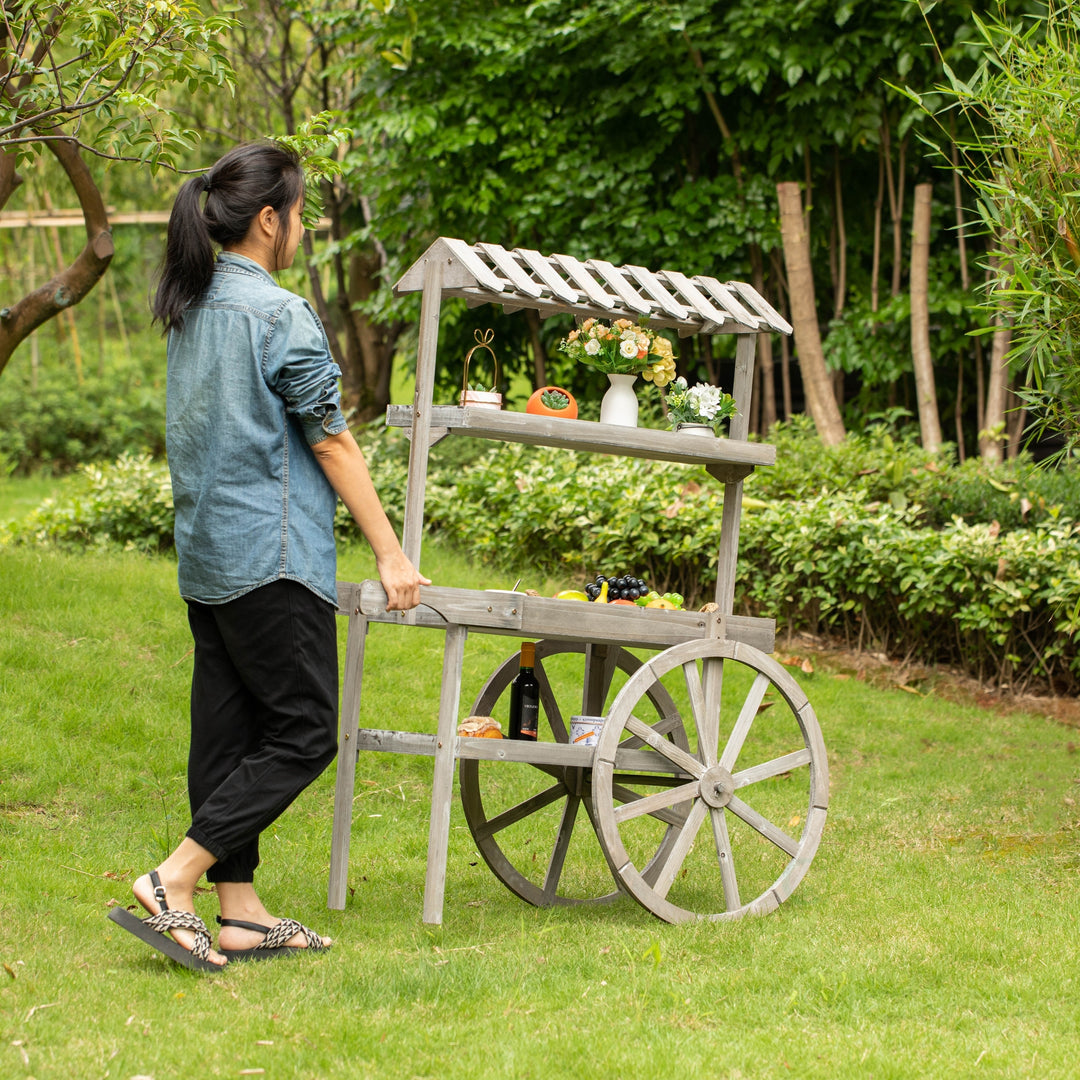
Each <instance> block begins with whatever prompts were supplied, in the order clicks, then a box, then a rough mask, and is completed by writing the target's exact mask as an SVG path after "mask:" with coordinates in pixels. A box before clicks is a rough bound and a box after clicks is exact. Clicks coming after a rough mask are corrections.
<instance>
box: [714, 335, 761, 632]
mask: <svg viewBox="0 0 1080 1080" xmlns="http://www.w3.org/2000/svg"><path fill="white" fill-rule="evenodd" d="M755 345H756V335H754V334H740V335H739V340H738V342H736V345H735V381H734V384H733V386H732V396H733V397H734V398H735V402H736V404H737V405H738V408H739V411H738V412H737V413H736V414H735V415H734V416H733V417H732V418H731V423H730V425H729V427H728V434H729V435H730V437H731V438H732V439H745V438H746V436H747V434H748V432H749V430H750V405H751V400H750V399H751V395H752V394H753V391H754V348H755ZM742 492H743V486H742V481H741V480H740V481H739V483H737V484H725V485H724V511H723V517H722V518H721V520H720V554H719V557H718V559H717V564H716V597H715V599H716V603H717V605H718V606H719V608H720V614H721V615H731V614H732V612H733V610H734V607H735V568H736V566H737V564H738V561H739V520H740V518H741V517H742Z"/></svg>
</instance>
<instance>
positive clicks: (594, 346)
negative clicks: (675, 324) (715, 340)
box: [559, 318, 675, 386]
mask: <svg viewBox="0 0 1080 1080" xmlns="http://www.w3.org/2000/svg"><path fill="white" fill-rule="evenodd" d="M559 349H560V351H562V352H564V353H566V354H567V356H569V357H570V358H571V359H572V360H577V361H579V362H581V363H583V364H588V365H590V366H591V367H594V368H596V369H597V370H598V371H602V372H604V373H605V374H607V375H639V374H644V376H645V378H646V379H648V380H649V381H650V382H653V383H655V385H657V386H666V385H667V384H668V383H669V382H670V381H671V379H672V378H674V376H675V360H674V355H675V354H674V350H673V349H672V347H671V342H670V341H668V339H667V338H666V337H662V336H661V335H660V334H659V333H657V331H655V330H650V329H648V327H646V326H643V325H640V324H635V323H633V322H631V321H630V320H629V319H616V320H615V321H614V322H613V323H612V324H611V325H610V326H609V325H607V324H606V323H602V322H599V321H598V320H597V319H592V318H590V319H586V320H585V321H584V322H583V323H582V324H581V326H580V327H579V328H578V329H576V330H571V331H570V333H569V334H567V336H566V337H565V338H564V339H563V341H561V342H560V343H559Z"/></svg>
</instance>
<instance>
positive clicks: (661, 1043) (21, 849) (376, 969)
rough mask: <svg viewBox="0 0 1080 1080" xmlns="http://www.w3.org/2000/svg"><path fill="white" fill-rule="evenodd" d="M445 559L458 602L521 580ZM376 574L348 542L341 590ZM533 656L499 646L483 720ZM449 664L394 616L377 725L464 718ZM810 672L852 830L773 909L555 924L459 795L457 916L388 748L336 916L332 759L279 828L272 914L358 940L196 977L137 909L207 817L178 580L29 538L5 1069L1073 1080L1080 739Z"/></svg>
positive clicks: (8, 801) (491, 651) (12, 553)
mask: <svg viewBox="0 0 1080 1080" xmlns="http://www.w3.org/2000/svg"><path fill="white" fill-rule="evenodd" d="M2 516H3V515H2V514H0V517H2ZM425 560H426V562H425V570H426V571H427V572H428V573H429V576H431V577H433V578H435V579H436V580H437V581H438V582H439V583H441V584H452V585H472V586H475V587H500V586H502V587H505V585H506V584H507V583H506V582H505V581H503V580H501V579H499V580H488V579H487V576H486V575H485V574H484V573H483V572H479V571H476V570H473V569H472V568H470V567H469V566H468V565H467V564H465V563H463V562H461V561H460V560H459V559H457V558H455V557H454V556H452V555H449V554H447V553H445V552H441V551H439V550H438V549H437V548H429V549H428V550H426V551H425ZM371 572H372V567H371V562H370V559H369V558H368V556H367V554H366V552H365V551H364V550H362V549H359V548H353V549H348V550H347V551H345V552H344V553H343V557H342V560H341V576H342V577H348V578H352V579H359V578H361V577H366V576H369V575H370V574H371ZM341 639H342V645H343V644H344V626H342V634H341ZM514 645H515V642H514V641H513V640H512V639H506V638H492V637H483V636H473V637H471V638H470V639H469V642H468V645H467V649H466V673H465V682H466V687H465V690H464V693H463V703H462V707H463V710H464V709H465V708H466V707H467V704H468V701H469V700H471V697H470V695H471V694H472V693H475V691H476V689H477V688H478V687H479V685H480V684H481V683H482V681H483V679H484V678H485V676H486V675H487V674H488V673H489V672H490V671H491V670H492V669H493V667H494V666H495V665H496V664H497V663H499V662H500V661H501V660H503V659H504V658H505V657H506V656H507V655H508V654H509V653H511V652H512V651H513V648H514ZM441 653H442V635H441V634H439V633H438V632H436V631H428V630H416V629H409V628H400V627H373V628H372V631H371V634H370V638H369V643H368V651H367V665H366V668H365V685H364V709H365V718H366V722H367V723H369V724H371V726H387V727H404V728H409V727H412V728H416V729H422V730H433V727H434V716H435V713H436V710H437V704H438V692H439V686H438V681H439V676H440V668H441ZM798 674H799V679H800V682H801V683H802V685H803V686H804V688H805V689H806V691H807V693H808V694H809V697H810V700H811V703H812V704H813V706H814V708H815V710H816V712H817V715H818V717H819V719H820V721H821V725H822V728H823V730H824V733H825V739H826V742H827V745H828V748H829V763H830V772H831V796H830V799H831V801H830V816H829V822H828V825H827V827H826V831H825V836H824V839H823V841H822V844H821V848H820V849H819V851H818V854H817V857H816V859H815V860H814V863H813V865H812V866H811V867H810V870H809V872H808V874H807V876H806V878H805V880H804V881H803V883H802V884H801V885H800V886H799V888H798V889H797V890H796V892H795V893H794V895H793V896H792V897H791V899H790V900H789V901H788V902H787V903H786V904H784V905H783V906H782V907H781V908H780V909H779V910H778V911H777V912H775V913H774V914H772V915H769V916H767V917H764V918H760V919H750V920H743V921H742V922H739V923H733V924H711V923H704V924H694V925H689V926H678V927H673V926H668V925H666V924H663V923H661V922H659V921H658V920H656V919H655V918H653V917H652V916H651V915H650V914H649V913H648V912H646V911H645V910H644V909H642V908H640V907H638V906H637V905H636V904H634V903H633V902H632V901H630V900H626V899H622V900H618V901H617V902H615V903H614V904H611V905H609V906H605V907H585V906H578V907H563V908H556V909H549V910H541V909H537V908H533V907H530V906H528V905H526V904H524V903H522V902H521V901H519V900H518V899H517V898H515V897H514V896H513V895H511V893H510V892H509V891H507V889H505V888H504V887H503V886H502V884H501V883H500V882H499V881H498V880H497V879H496V878H495V877H494V876H493V875H492V874H491V873H490V871H489V870H488V869H487V867H486V866H485V864H484V862H483V860H482V859H480V858H479V857H478V855H477V853H476V851H475V848H474V846H473V843H472V840H471V836H470V834H469V832H468V829H467V828H466V826H465V822H464V818H463V815H462V812H461V810H460V806H459V804H457V803H455V808H454V815H453V819H452V823H451V844H450V859H449V872H448V878H447V891H446V906H445V922H444V925H443V927H442V928H438V929H433V928H429V927H425V926H424V925H423V924H422V922H421V918H420V915H421V900H422V891H423V881H424V859H425V853H426V839H427V810H428V804H427V791H428V785H429V781H430V770H431V763H430V761H429V760H427V759H422V758H410V757H392V756H382V755H365V756H364V757H362V759H361V761H360V766H359V773H358V784H357V797H356V800H355V818H354V829H353V837H352V857H351V862H350V868H349V899H348V905H347V907H346V910H345V911H343V912H333V911H329V910H327V908H326V884H327V875H328V863H329V845H330V830H331V817H332V802H333V785H334V769H333V767H331V768H330V769H329V770H328V771H327V773H326V774H325V775H324V776H323V777H322V778H321V779H320V780H319V781H318V782H317V783H316V784H315V785H313V786H312V787H311V788H310V789H308V791H306V792H305V793H304V794H303V795H302V796H301V797H300V799H299V800H298V801H297V803H296V804H294V806H293V807H291V808H290V809H289V810H288V811H287V812H286V814H285V815H284V816H283V818H282V819H281V820H280V821H279V822H278V823H277V825H276V826H275V827H273V828H272V829H271V830H269V832H268V833H267V834H266V836H265V838H264V845H263V857H264V864H263V868H262V869H261V870H260V875H259V885H260V891H261V892H262V893H263V895H264V897H265V898H266V900H267V901H268V903H269V905H270V907H271V909H272V910H274V911H276V912H278V913H280V914H283V915H284V914H288V915H292V916H294V917H297V918H300V919H301V920H303V921H304V922H306V923H308V924H309V925H313V926H316V927H318V928H319V929H320V930H321V931H323V932H324V933H330V934H332V935H333V936H334V938H335V939H336V940H335V945H334V948H333V950H332V951H331V952H330V953H329V954H327V955H325V956H323V957H318V958H311V959H303V958H302V959H299V960H296V961H291V962H279V963H277V964H265V965H250V966H246V967H244V966H239V965H238V966H236V967H235V968H231V969H229V970H227V971H225V972H223V973H221V974H215V975H210V976H206V975H196V974H194V973H190V972H187V971H184V970H182V969H178V968H176V967H175V966H172V965H171V964H169V962H167V961H165V960H163V959H160V958H159V957H158V956H157V954H155V953H153V952H152V951H151V950H149V949H148V948H146V947H145V946H143V945H141V944H140V943H139V942H137V941H136V940H135V939H134V938H132V937H130V936H129V935H127V934H125V933H123V932H122V931H121V930H119V929H118V928H117V927H115V926H114V925H113V924H112V923H110V922H108V921H107V920H106V918H105V916H106V912H107V911H108V909H109V906H110V904H112V903H114V902H116V901H120V902H123V903H126V902H128V901H129V897H130V885H131V882H132V880H133V879H134V878H135V877H136V876H137V875H138V874H140V873H142V872H144V871H145V870H146V869H147V868H149V867H150V866H152V865H153V864H154V863H155V862H156V861H157V860H159V859H160V858H161V856H162V854H163V852H164V851H165V850H167V849H168V848H169V847H170V846H171V845H172V844H174V843H175V842H176V841H177V839H178V838H179V837H180V836H181V835H182V833H183V831H184V828H185V827H186V823H187V820H186V795H185V784H184V769H185V756H186V723H187V718H186V702H187V691H188V680H189V677H190V642H189V638H188V633H187V627H186V621H185V617H184V609H183V604H182V603H181V601H180V600H179V599H178V598H177V595H176V589H175V563H173V562H172V561H171V560H169V559H167V558H148V557H143V556H139V555H134V554H127V555H121V554H110V553H99V554H87V555H82V556H65V555H59V554H55V553H51V552H44V551H40V550H34V549H26V548H6V549H5V548H0V883H2V884H0V960H2V962H3V968H4V970H3V971H0V1076H3V1077H12V1078H29V1077H34V1078H36V1080H45V1078H52V1077H65V1078H68V1077H106V1076H108V1077H112V1078H115V1077H122V1078H132V1077H136V1076H139V1077H145V1076H152V1077H154V1078H155V1080H165V1078H167V1077H178V1078H179V1077H183V1078H187V1077H193V1076H207V1077H219V1076H220V1077H231V1076H240V1075H261V1076H266V1077H270V1078H274V1077H281V1078H286V1077H288V1078H293V1077H300V1078H326V1077H348V1078H365V1077H402V1078H413V1077H431V1078H439V1080H443V1078H447V1077H463V1078H464V1077H513V1078H525V1077H537V1078H539V1077H549V1076H565V1077H590V1078H592V1077H597V1076H601V1077H613V1078H627V1080H631V1078H649V1077H657V1078H661V1077H662V1078H665V1080H666V1078H669V1077H678V1076H682V1075H702V1076H708V1077H743V1078H769V1077H791V1076H796V1077H813V1078H817V1077H820V1078H835V1077H860V1078H861V1077H874V1078H879V1080H880V1078H887V1077H895V1078H905V1080H907V1078H913V1077H927V1078H942V1077H969V1076H971V1077H977V1076H983V1075H985V1076H995V1077H1029V1076H1030V1077H1039V1078H1047V1077H1061V1078H1067V1077H1068V1078H1071V1077H1074V1076H1075V1075H1076V1068H1077V1067H1076V1062H1077V1060H1080V994H1078V989H1080V986H1078V981H1077V974H1076V959H1077V941H1078V926H1077V918H1078V912H1080V895H1078V894H1080V853H1078V848H1077V838H1078V826H1080V813H1078V811H1077V807H1076V800H1078V799H1080V786H1078V783H1077V781H1078V778H1080V758H1078V757H1077V756H1076V750H1077V746H1076V743H1077V742H1078V741H1080V740H1078V739H1077V736H1076V733H1075V731H1073V730H1072V729H1069V728H1065V727H1062V726H1059V725H1057V724H1055V723H1054V722H1052V721H1050V720H1047V719H1046V718H1044V717H1041V716H1036V715H1027V714H1016V713H1009V712H1005V711H992V710H985V709H979V708H975V707H973V706H964V705H958V704H953V703H950V702H948V701H945V700H941V699H938V698H936V697H933V696H930V697H924V698H920V697H917V696H915V695H912V694H908V693H902V692H900V691H886V690H880V689H872V688H870V687H868V686H866V685H865V684H863V683H860V682H859V681H857V680H855V679H853V678H842V677H839V676H837V675H834V674H829V673H827V672H825V671H819V672H818V673H817V674H814V675H811V676H806V675H802V674H801V673H798ZM508 767H509V766H508ZM199 902H200V903H201V905H202V908H201V910H203V912H204V914H206V915H207V916H211V915H212V914H213V911H214V910H215V909H214V905H213V903H212V897H210V896H204V897H201V898H200V901H199ZM259 1070H261V1071H259Z"/></svg>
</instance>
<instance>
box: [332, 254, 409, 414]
mask: <svg viewBox="0 0 1080 1080" xmlns="http://www.w3.org/2000/svg"><path fill="white" fill-rule="evenodd" d="M381 274H382V259H381V258H380V257H379V255H378V253H376V252H364V253H356V254H354V255H352V257H351V258H350V259H349V276H348V284H347V286H346V291H345V299H346V303H345V304H343V305H342V308H345V307H346V306H347V307H348V310H347V311H346V313H345V314H346V317H347V319H348V327H347V332H346V341H347V342H348V352H347V354H346V366H347V368H348V372H349V377H348V378H345V379H343V380H342V387H343V389H344V388H347V393H346V404H347V405H348V406H349V407H350V408H352V409H354V410H355V411H356V419H357V420H361V421H364V420H374V419H376V418H377V417H379V416H381V415H382V414H383V413H385V412H386V406H387V405H388V404H389V403H390V375H391V372H392V370H393V364H394V351H395V350H396V348H397V341H398V338H399V337H400V336H401V332H402V330H403V329H404V324H403V323H402V322H400V321H395V322H389V323H382V322H373V321H372V320H371V319H369V318H368V317H367V316H366V315H365V314H364V313H363V312H362V311H359V310H357V305H358V304H360V303H362V302H363V301H365V300H367V299H368V298H369V297H370V296H371V294H372V293H373V292H374V291H375V290H376V289H377V288H378V287H379V278H380V276H381Z"/></svg>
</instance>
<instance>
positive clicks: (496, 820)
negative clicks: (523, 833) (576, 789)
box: [476, 783, 566, 841]
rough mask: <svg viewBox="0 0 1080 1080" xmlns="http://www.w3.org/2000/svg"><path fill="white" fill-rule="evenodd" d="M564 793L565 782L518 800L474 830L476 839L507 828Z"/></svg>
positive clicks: (541, 808)
mask: <svg viewBox="0 0 1080 1080" xmlns="http://www.w3.org/2000/svg"><path fill="white" fill-rule="evenodd" d="M565 794H566V785H565V784H561V783H559V784H552V785H551V787H549V788H547V789H545V790H544V791H541V792H538V793H537V794H536V795H533V796H532V797H531V798H529V799H525V800H524V801H523V802H519V803H518V804H517V805H516V806H511V807H510V808H509V809H508V810H504V811H503V812H502V813H501V814H496V815H495V816H494V817H493V818H490V819H489V820H488V821H486V822H484V824H483V825H482V826H481V827H480V828H479V829H478V830H477V832H476V839H477V841H479V840H482V839H485V838H487V837H489V836H491V835H493V834H494V833H497V832H500V831H501V830H502V829H505V828H508V827H509V826H510V825H513V824H514V823H515V822H517V821H521V819H522V818H527V817H528V816H529V815H530V814H535V813H536V812H537V810H543V808H544V807H545V806H549V805H550V804H551V803H553V802H554V801H555V800H556V799H559V798H561V797H562V796H563V795H565Z"/></svg>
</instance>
